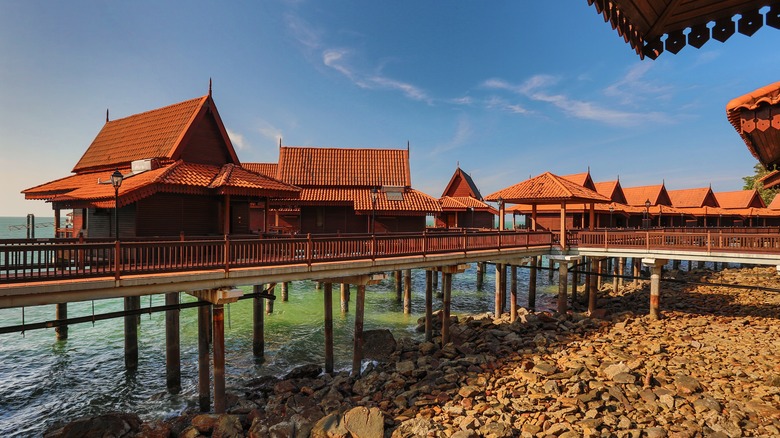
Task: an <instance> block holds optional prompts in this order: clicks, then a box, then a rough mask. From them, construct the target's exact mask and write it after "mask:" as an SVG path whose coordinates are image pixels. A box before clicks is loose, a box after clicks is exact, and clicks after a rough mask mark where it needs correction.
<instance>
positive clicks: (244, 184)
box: [22, 161, 299, 208]
mask: <svg viewBox="0 0 780 438" xmlns="http://www.w3.org/2000/svg"><path fill="white" fill-rule="evenodd" d="M121 171H122V173H124V174H125V178H124V180H123V181H122V186H121V188H120V189H119V205H120V206H123V205H128V204H131V203H133V202H136V201H139V200H141V199H143V198H146V197H148V196H151V195H153V194H155V193H158V192H173V193H186V194H210V195H215V194H238V195H247V196H285V197H294V196H296V195H297V193H298V191H299V189H298V188H297V187H294V186H291V185H289V184H285V183H283V182H281V181H278V180H275V179H273V178H270V177H267V176H265V175H260V174H257V173H254V172H251V171H249V170H246V169H243V168H241V167H240V166H236V165H234V164H226V165H224V166H211V165H206V164H194V163H186V162H182V161H176V162H174V163H171V164H168V165H166V166H162V167H160V168H157V169H154V170H149V171H146V172H142V173H138V174H132V173H130V171H129V169H121ZM111 173H113V170H111V171H108V170H104V171H98V172H85V173H80V174H76V175H72V176H69V177H66V178H61V179H58V180H55V181H52V182H49V183H46V184H42V185H39V186H36V187H32V188H29V189H27V190H24V191H23V192H22V193H24V194H25V197H26V198H27V199H45V200H49V201H57V202H70V203H79V202H81V203H89V204H91V205H93V206H95V207H102V208H107V207H113V206H114V188H113V186H112V185H111V184H110V183H108V181H110V175H111ZM99 181H100V182H101V183H98V182H99Z"/></svg>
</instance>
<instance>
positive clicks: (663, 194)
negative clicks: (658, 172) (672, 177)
mask: <svg viewBox="0 0 780 438" xmlns="http://www.w3.org/2000/svg"><path fill="white" fill-rule="evenodd" d="M655 199H656V200H655V203H653V204H652V205H665V206H667V207H671V206H672V198H670V197H669V192H667V191H666V185H665V184H661V189H660V190H658V195H657V196H656V198H655ZM651 201H652V199H651Z"/></svg>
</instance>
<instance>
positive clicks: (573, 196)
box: [485, 172, 610, 204]
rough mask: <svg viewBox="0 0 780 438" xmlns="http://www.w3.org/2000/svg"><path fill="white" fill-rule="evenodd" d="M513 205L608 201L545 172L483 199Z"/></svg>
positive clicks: (608, 200) (601, 196)
mask: <svg viewBox="0 0 780 438" xmlns="http://www.w3.org/2000/svg"><path fill="white" fill-rule="evenodd" d="M485 200H486V201H499V200H501V201H504V202H510V203H513V204H559V203H561V202H566V203H569V202H573V203H592V202H604V203H609V202H610V199H609V198H607V197H606V196H603V195H600V194H598V193H596V192H594V191H593V190H590V189H587V188H585V187H583V186H581V185H579V184H576V183H573V182H571V181H569V180H567V179H566V178H563V177H560V176H558V175H555V174H552V173H550V172H545V173H543V174H541V175H539V176H535V177H533V178H531V179H527V180H525V181H523V182H520V183H517V184H515V185H513V186H511V187H507V188H505V189H502V190H499V191H497V192H495V193H491V194H490V195H488V196H486V197H485Z"/></svg>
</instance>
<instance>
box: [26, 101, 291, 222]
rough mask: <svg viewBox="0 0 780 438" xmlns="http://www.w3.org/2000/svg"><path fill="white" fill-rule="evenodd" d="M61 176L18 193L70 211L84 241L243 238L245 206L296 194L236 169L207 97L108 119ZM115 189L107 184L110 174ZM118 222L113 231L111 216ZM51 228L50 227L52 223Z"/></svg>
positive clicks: (57, 212)
mask: <svg viewBox="0 0 780 438" xmlns="http://www.w3.org/2000/svg"><path fill="white" fill-rule="evenodd" d="M72 172H73V175H70V176H66V177H64V178H60V179H57V180H54V181H51V182H47V183H44V184H41V185H39V186H36V187H32V188H29V189H27V190H24V191H23V192H22V193H24V195H25V197H26V198H27V199H39V200H46V201H48V202H51V203H52V206H53V208H54V210H55V218H56V219H55V222H57V221H58V219H59V216H60V211H61V210H62V209H73V225H74V226H73V230H74V232H75V234H76V235H78V234H82V235H84V236H85V237H90V238H107V237H117V236H116V231H115V229H116V228H118V229H119V237H126V238H130V237H151V236H167V237H172V236H176V237H179V236H180V235H182V234H185V235H197V236H205V235H222V234H224V235H227V234H248V233H250V231H251V230H252V227H251V225H250V215H249V206H250V204H251V203H258V202H262V203H264V204H267V202H268V199H272V198H275V197H284V198H286V199H292V198H295V197H297V196H298V193H299V192H300V189H298V188H297V187H294V186H292V185H290V184H285V183H283V182H281V181H278V180H276V179H274V178H272V177H268V176H266V175H263V174H260V173H257V172H253V171H251V170H247V169H246V168H243V167H241V163H240V162H239V160H238V156H237V155H236V152H235V150H234V149H233V145H232V144H231V142H230V139H229V138H228V135H227V131H226V129H225V127H224V125H223V124H222V119H221V118H220V116H219V112H218V111H217V107H216V105H215V104H214V100H213V98H212V96H211V90H209V94H208V95H206V96H203V97H198V98H196V99H191V100H187V101H184V102H180V103H177V104H174V105H170V106H166V107H163V108H159V109H155V110H152V111H148V112H144V113H140V114H136V115H132V116H129V117H125V118H121V119H117V120H108V117H106V124H105V125H104V126H103V128H102V129H101V130H100V132H99V133H98V135H97V137H95V140H94V141H93V142H92V144H91V145H90V146H89V148H87V150H86V152H85V153H84V155H83V156H82V157H81V159H80V160H79V161H78V163H76V165H75V166H74V167H73V170H72ZM115 172H116V173H117V175H121V186H119V188H118V190H116V191H115V189H114V186H113V185H112V184H111V176H112V174H114V173H115ZM117 217H118V227H116V226H115V225H114V224H116V222H114V221H115V219H116V218H117ZM55 226H57V224H55Z"/></svg>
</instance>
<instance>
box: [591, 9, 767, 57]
mask: <svg viewBox="0 0 780 438" xmlns="http://www.w3.org/2000/svg"><path fill="white" fill-rule="evenodd" d="M588 4H591V5H594V6H595V7H596V11H598V13H600V14H602V15H603V16H604V21H608V22H609V23H610V24H611V26H612V28H613V29H615V30H617V32H618V34H619V35H620V36H621V37H623V40H624V41H626V42H627V43H629V44H630V45H631V48H633V49H634V51H635V52H636V53H637V54H638V55H639V57H640V58H644V57H645V56H647V57H649V58H651V59H655V58H656V57H658V55H660V54H661V53H662V52H663V51H664V49H666V50H668V51H669V52H672V53H677V52H679V51H680V50H681V49H682V48H683V47H685V45H686V44H690V45H691V46H694V47H696V48H700V47H701V46H702V45H703V44H704V43H706V42H707V41H708V40H709V39H710V36H711V37H712V38H713V39H716V40H718V41H721V42H724V41H726V40H727V39H728V38H729V37H731V35H733V34H734V32H735V31H737V30H738V31H739V33H741V34H744V35H747V36H751V35H753V34H754V33H755V32H756V31H757V30H758V29H759V28H761V26H763V24H764V17H763V16H762V15H761V12H759V9H760V8H761V7H763V6H766V5H768V4H771V6H770V8H769V12H767V14H766V24H767V25H769V26H772V27H775V28H778V27H780V20H778V19H777V16H778V14H779V12H778V10H779V8H780V6H778V5H777V4H776V3H774V4H772V2H768V1H761V0H697V1H678V0H588ZM737 14H739V15H740V16H741V17H740V19H739V20H737V21H736V23H735V22H734V18H735V15H737ZM711 22H715V24H714V26H711V27H712V29H711V30H710V27H708V24H709V23H711ZM688 28H690V31H689V32H688V33H687V35H686V34H685V33H683V31H684V30H685V29H688ZM664 36H666V38H665V39H664V41H661V38H662V37H664Z"/></svg>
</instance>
